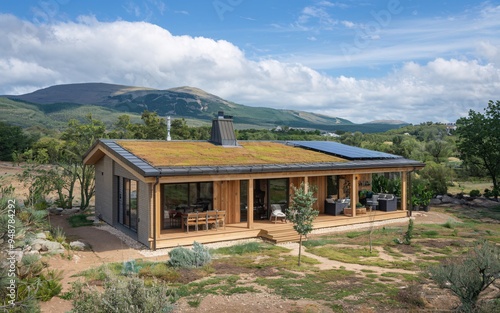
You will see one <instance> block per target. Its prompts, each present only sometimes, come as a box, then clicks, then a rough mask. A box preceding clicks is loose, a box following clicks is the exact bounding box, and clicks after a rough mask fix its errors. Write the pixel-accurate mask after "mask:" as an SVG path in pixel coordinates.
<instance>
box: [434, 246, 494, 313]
mask: <svg viewBox="0 0 500 313" xmlns="http://www.w3.org/2000/svg"><path fill="white" fill-rule="evenodd" d="M429 273H430V276H431V278H432V279H433V280H434V281H435V282H436V283H437V284H438V285H439V287H440V288H444V289H449V290H450V291H451V292H452V293H453V294H455V295H456V296H457V297H458V298H459V299H460V301H461V303H462V305H461V307H460V310H462V311H463V312H473V311H474V310H476V309H477V301H478V298H479V295H480V294H481V292H483V291H484V290H486V288H488V287H489V286H490V285H491V284H492V283H493V282H494V281H495V279H496V278H498V276H499V273H500V248H498V247H497V246H495V245H494V244H490V243H489V242H488V241H485V240H484V241H480V242H476V245H475V247H474V248H472V249H471V250H470V251H469V252H468V254H467V255H466V256H464V257H461V258H456V259H447V260H445V261H443V263H441V264H440V265H438V266H434V267H430V268H429Z"/></svg>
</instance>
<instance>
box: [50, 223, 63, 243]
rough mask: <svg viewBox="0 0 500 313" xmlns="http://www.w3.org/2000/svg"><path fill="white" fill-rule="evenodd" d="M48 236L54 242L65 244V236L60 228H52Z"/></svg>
mask: <svg viewBox="0 0 500 313" xmlns="http://www.w3.org/2000/svg"><path fill="white" fill-rule="evenodd" d="M50 235H51V236H52V238H53V239H54V241H56V242H59V243H60V244H63V243H65V242H66V234H65V233H64V229H63V228H62V227H59V226H58V227H53V228H51V229H50Z"/></svg>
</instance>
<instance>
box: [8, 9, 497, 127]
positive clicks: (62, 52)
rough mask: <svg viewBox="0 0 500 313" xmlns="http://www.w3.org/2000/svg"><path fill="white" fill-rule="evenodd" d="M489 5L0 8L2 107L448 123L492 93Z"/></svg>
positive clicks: (493, 30)
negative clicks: (111, 86)
mask: <svg viewBox="0 0 500 313" xmlns="http://www.w3.org/2000/svg"><path fill="white" fill-rule="evenodd" d="M499 33H500V1H427V0H383V1H354V0H344V1H324V0H309V1H306V0H299V1H285V0H281V1H279V0H267V1H259V0H204V1H201V0H198V1H181V0H176V1H161V0H142V1H136V0H128V1H127V0H125V1H119V0H114V1H113V0H112V1H96V0H89V1H76V0H38V1H29V0H27V1H10V0H9V1H2V3H1V4H0V35H1V36H2V38H7V40H6V43H7V44H4V45H2V47H0V72H2V73H5V75H1V77H0V94H21V93H26V92H30V91H33V90H36V89H39V88H43V87H47V86H50V85H54V84H63V83H76V82H97V81H99V82H107V83H116V84H124V85H136V86H146V87H152V88H158V89H167V88H172V87H178V86H185V85H189V86H193V87H198V88H201V89H204V90H205V91H207V92H210V93H213V94H216V95H218V96H220V97H223V98H225V99H227V100H230V101H234V102H237V103H241V104H245V105H252V106H268V107H275V108H280V109H294V110H305V111H311V112H315V113H321V114H326V115H331V116H338V117H342V118H347V119H349V120H351V121H353V122H357V123H362V122H367V121H371V120H385V119H397V120H404V121H407V122H411V123H420V122H425V121H435V122H454V121H455V120H456V119H457V118H459V117H461V116H464V115H467V112H468V110H469V109H473V110H475V111H481V112H482V111H483V109H484V108H485V107H486V105H487V102H488V100H497V99H498V90H500V89H499V87H500V68H499V61H500V36H499V35H498V34H499Z"/></svg>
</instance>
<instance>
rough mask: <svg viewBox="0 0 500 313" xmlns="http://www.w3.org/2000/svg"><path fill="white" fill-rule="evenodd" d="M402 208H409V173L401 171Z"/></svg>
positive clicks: (404, 209)
mask: <svg viewBox="0 0 500 313" xmlns="http://www.w3.org/2000/svg"><path fill="white" fill-rule="evenodd" d="M401 210H403V211H406V210H408V173H407V172H401Z"/></svg>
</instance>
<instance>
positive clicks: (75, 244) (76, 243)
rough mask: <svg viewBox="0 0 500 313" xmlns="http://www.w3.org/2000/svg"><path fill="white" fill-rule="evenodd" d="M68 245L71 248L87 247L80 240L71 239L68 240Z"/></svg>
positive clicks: (80, 248)
mask: <svg viewBox="0 0 500 313" xmlns="http://www.w3.org/2000/svg"><path fill="white" fill-rule="evenodd" d="M69 246H70V247H71V249H73V250H79V251H81V250H85V249H86V248H87V245H86V244H85V243H83V242H81V241H78V240H77V241H72V242H70V244H69Z"/></svg>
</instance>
